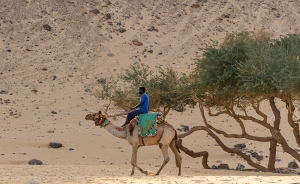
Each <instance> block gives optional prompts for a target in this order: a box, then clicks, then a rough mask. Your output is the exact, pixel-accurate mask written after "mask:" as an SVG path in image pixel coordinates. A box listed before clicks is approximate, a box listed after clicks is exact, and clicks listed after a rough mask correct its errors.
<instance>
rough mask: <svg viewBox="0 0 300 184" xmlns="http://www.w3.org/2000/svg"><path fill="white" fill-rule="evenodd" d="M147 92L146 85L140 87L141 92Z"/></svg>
mask: <svg viewBox="0 0 300 184" xmlns="http://www.w3.org/2000/svg"><path fill="white" fill-rule="evenodd" d="M145 92H146V88H145V87H140V90H139V94H140V95H141V94H143V93H145Z"/></svg>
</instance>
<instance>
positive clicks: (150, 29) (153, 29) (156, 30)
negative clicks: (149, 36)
mask: <svg viewBox="0 0 300 184" xmlns="http://www.w3.org/2000/svg"><path fill="white" fill-rule="evenodd" d="M147 31H155V32H158V29H157V28H155V27H154V26H151V28H149V29H147Z"/></svg>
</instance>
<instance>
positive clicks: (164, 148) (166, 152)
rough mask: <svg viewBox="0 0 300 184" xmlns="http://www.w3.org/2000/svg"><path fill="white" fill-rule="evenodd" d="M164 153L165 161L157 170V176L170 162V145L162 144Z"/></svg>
mask: <svg viewBox="0 0 300 184" xmlns="http://www.w3.org/2000/svg"><path fill="white" fill-rule="evenodd" d="M160 148H161V151H162V154H163V156H164V162H163V164H162V166H161V167H160V169H159V170H158V171H157V173H156V176H158V175H159V173H160V171H161V170H162V169H163V168H164V167H165V165H166V164H167V163H168V162H169V160H170V158H169V155H168V145H162V146H160Z"/></svg>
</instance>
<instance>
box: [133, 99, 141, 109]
mask: <svg viewBox="0 0 300 184" xmlns="http://www.w3.org/2000/svg"><path fill="white" fill-rule="evenodd" d="M142 105H143V102H142V101H140V103H139V104H137V105H136V106H134V107H133V109H136V108H139V107H140V106H142Z"/></svg>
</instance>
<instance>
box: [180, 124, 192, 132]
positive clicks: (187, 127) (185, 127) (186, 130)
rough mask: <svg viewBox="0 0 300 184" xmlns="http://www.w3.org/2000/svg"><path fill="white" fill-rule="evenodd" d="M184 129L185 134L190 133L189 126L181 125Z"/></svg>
mask: <svg viewBox="0 0 300 184" xmlns="http://www.w3.org/2000/svg"><path fill="white" fill-rule="evenodd" d="M180 126H181V127H182V130H183V131H185V132H188V131H190V127H189V126H186V125H180Z"/></svg>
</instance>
